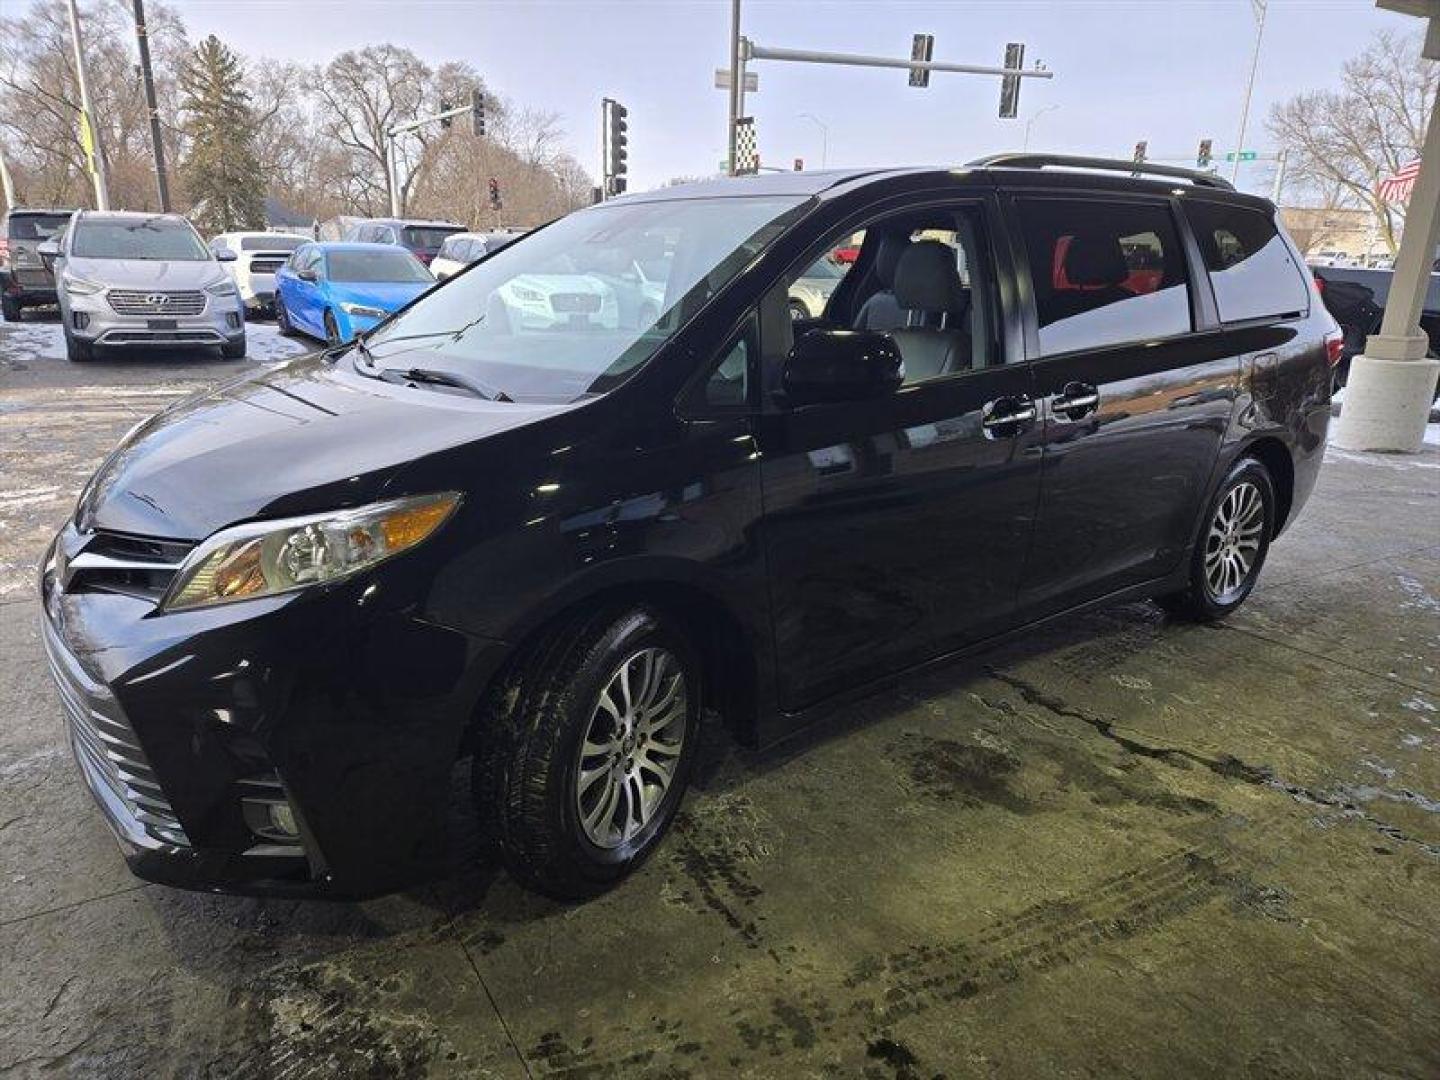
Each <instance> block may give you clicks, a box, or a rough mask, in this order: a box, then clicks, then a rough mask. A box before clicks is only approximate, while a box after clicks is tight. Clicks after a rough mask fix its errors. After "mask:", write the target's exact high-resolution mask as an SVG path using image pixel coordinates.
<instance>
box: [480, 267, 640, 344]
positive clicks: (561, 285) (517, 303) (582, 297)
mask: <svg viewBox="0 0 1440 1080" xmlns="http://www.w3.org/2000/svg"><path fill="white" fill-rule="evenodd" d="M496 291H497V292H498V294H499V295H500V297H501V299H503V300H504V302H505V306H506V308H508V309H509V315H510V320H511V325H512V326H513V327H514V328H515V329H517V330H550V329H554V328H555V327H559V326H561V325H566V326H573V325H574V324H576V323H588V324H590V325H592V326H595V327H597V328H601V329H605V330H615V329H617V328H618V327H619V325H620V307H619V304H618V303H617V302H616V300H615V290H614V289H612V288H610V286H608V285H606V284H605V283H604V282H603V281H601V280H599V279H598V278H596V277H594V276H592V275H589V274H564V273H560V274H520V275H517V276H516V277H513V278H511V279H510V280H509V281H507V282H506V283H505V284H504V285H501V286H500V288H499V289H498V290H496Z"/></svg>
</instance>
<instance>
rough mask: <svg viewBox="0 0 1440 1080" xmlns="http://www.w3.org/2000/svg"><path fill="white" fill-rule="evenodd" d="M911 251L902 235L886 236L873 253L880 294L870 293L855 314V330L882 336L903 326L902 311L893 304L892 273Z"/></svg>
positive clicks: (898, 305) (908, 239) (896, 303)
mask: <svg viewBox="0 0 1440 1080" xmlns="http://www.w3.org/2000/svg"><path fill="white" fill-rule="evenodd" d="M909 247H910V237H909V236H908V235H905V234H902V233H885V234H883V235H882V236H881V237H880V248H879V250H878V251H876V252H875V279H876V280H877V281H878V282H879V283H880V291H879V292H877V293H872V294H871V295H870V297H869V298H868V299H867V300H866V301H865V303H863V304H861V305H860V310H859V311H858V312H856V314H855V325H854V327H853V329H855V330H878V331H880V332H881V333H884V332H885V331H887V330H894V329H896V328H897V327H900V326H904V325H905V311H904V309H903V308H901V306H900V304H899V303H898V302H897V301H896V300H895V270H896V268H897V267H898V266H899V265H900V256H902V255H904V254H905V252H906V250H907V249H908V248H909Z"/></svg>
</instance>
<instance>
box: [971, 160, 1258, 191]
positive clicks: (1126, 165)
mask: <svg viewBox="0 0 1440 1080" xmlns="http://www.w3.org/2000/svg"><path fill="white" fill-rule="evenodd" d="M965 165H966V168H971V169H984V168H1001V169H1043V168H1045V167H1046V166H1047V165H1051V166H1059V167H1062V168H1068V169H1097V170H1101V171H1104V172H1123V173H1129V174H1130V175H1131V176H1141V175H1146V174H1148V175H1150V176H1173V177H1175V178H1176V179H1180V180H1189V181H1190V182H1191V183H1192V184H1194V185H1195V186H1196V187H1208V188H1219V189H1220V190H1222V191H1234V190H1235V186H1234V185H1233V184H1231V183H1230V181H1229V180H1226V179H1224V178H1222V177H1219V176H1216V175H1215V174H1214V173H1210V172H1202V171H1201V170H1199V169H1185V168H1181V167H1180V166H1178V165H1152V164H1151V163H1150V162H1148V161H1140V162H1135V161H1123V160H1121V159H1120V158H1101V157H1080V156H1074V155H1070V154H990V155H988V156H987V157H982V158H976V159H975V160H974V161H968V162H966V163H965Z"/></svg>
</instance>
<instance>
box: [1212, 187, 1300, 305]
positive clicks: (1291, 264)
mask: <svg viewBox="0 0 1440 1080" xmlns="http://www.w3.org/2000/svg"><path fill="white" fill-rule="evenodd" d="M1185 216H1186V218H1187V219H1189V222H1190V228H1191V230H1192V231H1193V232H1194V233H1195V240H1196V242H1197V243H1198V244H1199V245H1200V253H1201V256H1202V257H1203V258H1204V260H1205V269H1206V270H1207V271H1208V272H1209V274H1210V284H1211V286H1212V287H1213V288H1214V290H1215V304H1216V307H1217V308H1218V309H1219V312H1220V320H1221V322H1243V321H1245V320H1247V319H1262V318H1284V317H1287V316H1294V315H1301V314H1304V313H1305V312H1306V311H1307V310H1309V307H1310V289H1309V286H1308V285H1307V284H1306V282H1305V278H1304V276H1303V274H1304V271H1303V270H1302V269H1301V268H1300V266H1298V265H1297V264H1296V262H1295V258H1294V256H1293V255H1292V254H1291V252H1290V246H1289V245H1288V244H1286V243H1285V240H1284V238H1283V237H1281V235H1280V231H1279V229H1277V228H1276V227H1275V223H1274V221H1272V220H1271V218H1270V216H1269V215H1268V214H1265V213H1263V212H1261V211H1259V210H1252V209H1250V208H1249V207H1244V206H1226V205H1225V204H1223V203H1212V202H1205V201H1202V200H1187V201H1186V203H1185Z"/></svg>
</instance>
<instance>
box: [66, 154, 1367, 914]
mask: <svg viewBox="0 0 1440 1080" xmlns="http://www.w3.org/2000/svg"><path fill="white" fill-rule="evenodd" d="M1080 167H1085V168H1083V169H1082V168H1080ZM1147 168H1148V167H1147ZM1133 169H1134V165H1133V164H1132V163H1130V162H1123V163H1112V162H1105V161H1097V160H1090V159H1056V158H1047V157H1033V156H1025V157H1021V156H1012V157H997V158H991V159H988V160H985V161H980V162H976V163H974V164H973V165H972V166H970V167H967V168H958V169H945V170H918V169H917V170H904V171H901V170H893V169H891V170H875V171H869V172H861V171H848V172H821V173H797V174H787V175H777V176H768V177H758V178H751V179H745V180H735V181H724V182H716V183H709V184H700V185H696V186H693V187H681V188H672V189H666V190H664V191H663V192H655V193H650V194H642V195H634V196H628V197H625V198H620V199H615V200H612V201H610V202H607V203H605V204H603V205H600V206H596V207H592V208H589V209H586V210H582V211H580V212H577V213H575V214H572V215H570V216H569V217H566V218H563V219H561V220H559V221H557V222H555V223H553V224H551V225H549V226H546V227H545V228H543V229H540V230H537V231H536V232H534V233H531V234H529V235H527V236H526V237H524V238H523V239H521V240H519V241H517V242H516V243H515V244H512V245H511V246H509V247H507V248H505V249H504V250H503V251H500V252H498V253H496V254H494V255H492V256H490V257H489V258H487V259H486V260H484V261H483V262H481V263H479V264H478V265H476V266H474V267H472V268H471V269H470V270H468V271H467V272H466V273H464V274H463V275H459V276H457V277H456V278H454V279H453V280H452V281H450V282H448V283H446V284H444V285H442V286H440V287H438V288H436V289H434V290H432V291H431V292H429V293H427V294H426V295H425V296H423V297H421V298H419V299H417V300H415V301H414V302H412V303H411V304H410V305H409V306H408V307H407V308H404V309H402V310H401V311H400V312H399V313H397V314H396V315H394V316H392V317H391V318H389V319H388V320H387V321H386V322H384V323H383V324H381V325H380V326H379V327H377V328H376V329H375V330H373V331H371V332H369V333H368V334H366V335H365V336H364V337H363V339H361V340H360V341H358V342H357V343H355V344H353V345H351V346H348V347H345V348H336V349H332V350H329V351H327V352H325V353H320V354H317V355H314V356H310V357H306V358H303V359H300V360H297V361H295V362H293V363H291V364H289V365H288V366H285V367H282V368H280V369H277V370H272V371H268V372H265V373H262V374H258V375H256V376H253V377H252V378H250V379H249V380H248V381H242V382H239V383H232V384H230V385H228V386H226V387H224V388H223V389H221V390H218V391H216V392H215V393H213V394H211V395H209V396H202V397H197V398H191V399H189V400H187V401H184V402H181V403H179V404H177V405H174V406H172V407H171V408H169V409H167V410H166V411H165V412H162V413H161V414H159V415H158V416H156V417H154V418H152V419H151V420H149V421H148V422H146V423H145V424H142V425H141V426H140V427H139V428H137V429H136V430H135V431H134V432H133V433H132V434H130V435H129V436H128V437H127V438H126V439H125V440H124V442H123V443H122V444H121V445H120V447H119V448H118V449H116V450H115V452H114V453H113V454H112V455H111V456H110V457H109V459H108V460H106V461H105V463H104V464H103V465H102V466H101V467H100V469H99V471H98V472H97V473H96V475H95V476H94V478H93V479H92V480H91V481H90V482H89V484H88V486H87V487H86V488H85V490H84V492H83V493H82V494H81V496H80V499H79V502H78V505H77V506H76V509H75V513H74V516H73V518H72V519H71V520H70V521H69V522H67V523H66V525H65V527H64V529H63V530H62V531H61V532H60V534H59V536H58V537H57V538H56V540H55V542H54V544H53V545H52V547H51V548H50V550H49V552H48V553H47V554H46V556H45V560H44V567H43V572H42V581H41V591H42V594H43V599H44V604H43V611H44V617H43V626H44V638H45V642H46V644H47V646H48V649H49V654H50V658H51V662H52V664H53V667H54V672H55V677H56V681H57V682H58V684H59V686H60V690H61V695H62V698H63V701H64V704H65V706H66V709H67V710H68V713H69V732H70V738H71V741H72V743H73V746H74V748H75V753H76V757H77V758H78V760H79V764H80V768H81V771H82V772H83V774H84V777H85V779H86V781H87V783H88V784H89V786H90V787H91V789H92V791H93V792H94V794H95V796H96V797H97V799H98V800H99V801H100V803H101V805H102V806H103V808H104V810H105V812H106V814H107V816H108V818H109V820H110V822H111V824H112V826H113V828H114V830H115V832H116V833H117V834H118V835H119V837H120V839H121V843H122V845H123V846H124V848H125V850H126V852H127V854H128V858H129V860H130V863H131V865H132V867H133V868H134V870H135V871H136V873H138V874H140V875H141V876H142V877H146V878H149V879H152V880H156V881H164V882H170V883H173V884H178V885H186V886H191V887H201V888H214V889H229V890H242V891H290V892H294V893H305V894H318V895H347V896H356V895H366V894H373V893H375V892H379V891H383V890H387V889H392V888H395V887H397V886H400V885H402V884H404V883H407V882H410V881H412V880H414V879H415V877H416V876H417V875H419V874H422V873H426V872H431V871H433V870H434V868H435V867H436V866H437V864H438V863H439V862H440V858H439V856H440V854H441V852H442V851H443V850H444V847H445V843H444V828H443V821H444V816H445V810H446V808H447V796H448V791H449V786H448V783H447V780H448V777H449V775H450V773H451V771H452V769H453V768H454V767H455V766H456V765H457V764H459V763H461V762H462V761H464V760H466V759H472V760H473V787H474V795H475V800H476V804H477V808H478V814H479V820H480V822H481V824H482V826H483V828H484V829H485V831H486V832H487V833H488V835H489V836H490V838H491V839H492V840H493V842H494V844H495V846H496V847H498V849H499V851H500V852H501V853H502V854H503V856H504V857H505V859H506V861H507V862H508V864H509V865H510V867H511V868H512V869H513V871H514V872H515V873H516V874H517V875H518V876H519V877H520V878H521V879H522V880H523V881H525V882H526V883H528V884H529V885H531V886H533V887H535V888H538V889H541V890H544V891H546V892H548V893H551V894H554V895H558V896H565V897H578V896H584V895H588V894H591V893H594V892H596V891H598V890H600V889H603V888H604V887H606V886H607V885H609V884H610V883H612V882H614V881H615V880H617V879H618V878H619V877H620V876H622V875H623V874H624V873H625V872H626V871H628V870H629V869H631V868H632V867H634V866H635V865H636V864H637V862H639V861H640V860H641V859H642V858H644V856H645V855H646V854H647V853H648V852H649V851H651V850H652V849H653V848H654V846H655V844H656V843H657V842H658V840H659V839H660V836H661V834H662V833H663V832H664V831H665V829H666V827H667V826H668V824H669V823H670V822H671V820H672V819H673V817H674V814H675V811H676V807H677V806H678V804H679V802H680V799H681V795H682V792H683V791H684V789H685V785H686V781H687V778H688V776H689V773H690V770H691V768H692V763H693V759H694V756H695V752H696V745H697V743H698V742H699V735H700V731H699V729H700V727H701V725H702V724H705V723H709V722H712V720H715V719H723V722H724V723H726V724H727V725H728V726H729V727H730V728H731V730H732V731H733V732H734V733H735V735H736V736H737V737H738V738H739V739H741V740H742V741H744V742H747V743H751V744H765V743H770V742H772V741H774V740H776V739H778V738H780V737H783V736H785V735H787V734H789V733H791V732H794V731H795V730H796V729H798V728H800V727H802V726H804V725H805V724H808V723H809V722H811V721H812V720H813V719H815V718H816V717H817V716H818V715H820V714H821V713H822V712H824V711H825V710H827V709H829V708H832V707H833V706H834V705H835V704H836V703H837V702H840V701H844V700H847V699H849V698H851V697H853V696H855V695H857V694H861V693H864V692H866V691H868V690H871V689H873V688H875V687H876V686H877V685H881V681H882V680H884V679H886V678H887V677H889V676H893V675H894V674H895V673H897V672H900V671H903V670H905V669H908V668H912V667H914V666H915V665H918V664H924V663H927V662H930V661H934V660H936V659H939V658H947V657H955V656H959V655H961V654H964V653H967V652H969V651H971V650H974V649H976V648H978V647H980V646H983V645H984V644H986V643H987V642H989V641H991V640H993V639H995V638H996V637H997V636H999V635H1001V634H1007V633H1014V632H1017V631H1020V632H1023V630H1024V628H1025V627H1026V626H1029V625H1033V624H1035V623H1036V622H1038V621H1039V620H1042V619H1045V618H1047V617H1050V616H1054V615H1056V614H1058V613H1061V612H1066V611H1072V610H1075V609H1077V608H1080V607H1083V606H1087V605H1094V604H1099V603H1106V602H1110V601H1114V600H1118V599H1134V598H1137V597H1156V598H1159V599H1160V600H1161V601H1162V602H1163V603H1164V604H1165V605H1166V606H1168V607H1170V608H1172V609H1174V610H1176V611H1180V612H1184V613H1186V614H1188V615H1191V616H1194V617H1198V618H1201V619H1214V618H1218V617H1220V616H1223V615H1225V614H1227V613H1228V612H1231V611H1233V610H1234V609H1235V608H1236V607H1238V606H1239V605H1240V604H1241V603H1243V602H1244V600H1245V598H1246V597H1247V596H1248V595H1249V593H1250V591H1251V589H1252V588H1253V587H1254V585H1255V580H1256V576H1257V575H1258V574H1259V572H1260V568H1261V566H1262V565H1263V563H1264V561H1265V555H1266V551H1267V549H1268V547H1269V545H1270V543H1271V542H1272V540H1273V539H1274V538H1275V537H1276V536H1277V535H1278V534H1279V533H1280V531H1281V530H1282V529H1283V528H1284V527H1285V526H1286V525H1287V524H1288V523H1289V522H1291V521H1292V520H1294V518H1295V515H1296V514H1297V513H1298V512H1299V510H1300V508H1301V506H1302V505H1303V504H1304V502H1305V500H1306V498H1307V497H1308V496H1309V494H1310V491H1311V488H1312V487H1313V485H1314V483H1315V478H1316V474H1317V472H1318V470H1319V467H1320V460H1321V455H1322V451H1323V448H1324V443H1325V434H1326V425H1327V423H1328V420H1329V415H1330V370H1329V365H1330V362H1331V360H1332V359H1333V358H1334V357H1336V356H1338V346H1339V336H1338V334H1336V333H1335V324H1334V323H1333V321H1332V320H1331V319H1330V317H1329V316H1328V315H1327V314H1326V312H1325V310H1324V308H1323V306H1322V305H1321V304H1320V302H1319V300H1318V299H1317V298H1316V296H1315V294H1314V291H1313V285H1312V282H1311V279H1310V276H1309V274H1308V273H1306V272H1305V270H1304V268H1303V267H1302V266H1301V264H1300V260H1299V256H1298V255H1297V253H1296V251H1295V249H1294V247H1293V245H1292V244H1291V243H1290V241H1289V240H1288V239H1287V238H1286V236H1285V235H1284V233H1283V232H1282V231H1281V229H1280V228H1279V226H1278V225H1277V223H1276V218H1275V208H1274V207H1273V206H1272V205H1271V204H1270V203H1269V202H1266V201H1265V200H1263V199H1259V198H1254V197H1251V196H1246V195H1240V194H1236V193H1235V192H1234V191H1232V190H1231V189H1230V187H1229V185H1227V184H1225V183H1224V182H1223V181H1220V180H1217V179H1215V178H1214V177H1212V176H1209V175H1207V174H1200V173H1189V172H1186V171H1183V170H1173V169H1170V170H1165V169H1157V170H1151V171H1153V172H1157V173H1159V178H1158V179H1156V178H1136V177H1132V176H1130V175H1128V174H1129V173H1130V172H1131V171H1132V170H1133ZM857 231H863V232H864V241H863V244H862V246H861V249H860V254H859V257H858V259H857V260H856V261H855V263H854V264H853V266H852V267H850V269H849V270H848V272H847V273H846V274H845V276H844V278H843V280H841V281H840V282H839V283H838V285H837V286H836V288H835V290H834V291H833V293H832V294H831V296H830V299H829V301H828V302H827V303H826V305H825V310H824V313H823V315H822V317H820V318H818V319H805V320H796V319H793V318H792V316H791V313H790V311H789V305H788V302H787V300H788V294H789V288H790V285H791V283H792V282H793V281H794V280H795V279H796V278H797V277H798V276H800V275H802V274H804V273H805V272H806V270H807V268H809V267H810V266H811V265H812V264H813V263H814V262H815V261H816V259H817V258H819V257H821V256H822V255H823V254H824V253H825V252H828V251H830V250H831V249H833V248H834V247H835V246H836V245H837V244H838V243H840V242H841V241H842V240H843V239H844V238H846V237H849V236H851V235H853V234H855V233H856V232H857ZM642 253H643V254H644V255H645V257H647V258H651V259H652V260H653V261H654V262H655V263H656V264H657V265H663V266H664V267H665V269H664V274H665V277H664V280H663V282H661V287H662V288H663V304H662V305H661V308H660V314H659V315H658V316H654V315H648V316H644V317H642V316H640V315H639V314H638V312H639V309H638V308H633V306H632V309H631V310H630V314H629V315H628V316H627V315H624V314H622V312H624V311H626V310H627V309H625V308H623V307H621V306H620V305H618V304H616V303H615V302H614V298H613V297H612V296H610V295H609V294H608V293H607V291H606V288H605V287H604V286H603V285H601V284H598V283H597V279H596V276H595V275H594V274H593V273H592V272H591V268H593V267H596V266H605V265H612V264H613V265H616V266H624V265H628V264H629V263H630V262H632V261H633V260H634V259H635V258H636V257H638V256H639V255H640V254H642ZM857 325H864V326H866V327H868V329H864V330H857V329H854V327H855V326H857Z"/></svg>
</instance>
